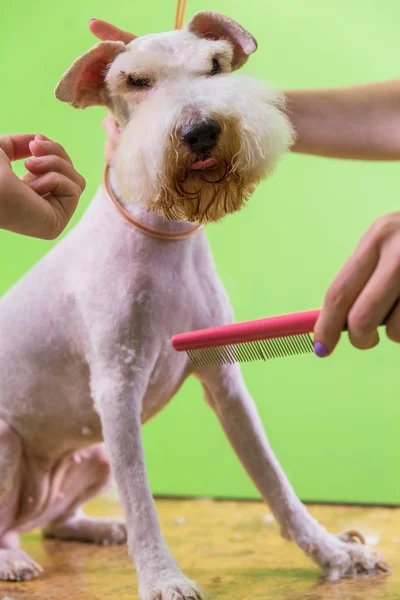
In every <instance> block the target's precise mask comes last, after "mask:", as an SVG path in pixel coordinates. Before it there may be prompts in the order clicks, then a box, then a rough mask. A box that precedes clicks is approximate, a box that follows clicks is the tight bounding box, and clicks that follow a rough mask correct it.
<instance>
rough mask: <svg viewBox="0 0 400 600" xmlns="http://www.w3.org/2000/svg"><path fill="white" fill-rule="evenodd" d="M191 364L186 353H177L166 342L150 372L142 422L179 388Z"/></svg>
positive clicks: (162, 406) (150, 416) (163, 404)
mask: <svg viewBox="0 0 400 600" xmlns="http://www.w3.org/2000/svg"><path fill="white" fill-rule="evenodd" d="M190 372H191V366H190V364H189V361H188V359H187V357H186V355H185V354H177V353H176V352H174V351H173V350H171V349H170V348H169V344H167V343H166V344H164V345H163V347H162V349H161V351H160V354H159V356H158V358H157V361H156V364H155V365H154V368H153V369H152V371H151V373H150V374H149V380H148V386H147V391H146V393H145V396H144V399H143V406H142V422H143V423H146V421H148V420H149V419H151V418H152V417H154V416H155V415H156V414H157V413H158V412H159V411H160V410H162V409H163V408H164V406H165V405H166V404H167V403H168V402H169V400H171V398H172V397H173V396H174V395H175V393H176V392H177V391H178V390H179V388H180V387H181V385H182V384H183V382H184V381H185V379H186V378H187V376H188V375H189V374H190Z"/></svg>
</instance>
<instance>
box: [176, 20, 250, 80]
mask: <svg viewBox="0 0 400 600" xmlns="http://www.w3.org/2000/svg"><path fill="white" fill-rule="evenodd" d="M185 29H187V30H188V31H191V32H192V33H195V34H196V35H198V36H199V37H204V38H207V39H209V40H227V41H228V42H230V43H231V44H232V46H233V59H232V70H235V69H239V68H240V67H241V66H243V65H244V63H245V62H246V60H247V58H248V57H249V55H250V54H253V52H255V51H256V50H257V42H256V40H255V39H254V38H253V36H252V35H251V33H249V32H248V31H246V29H244V28H243V27H242V26H241V25H239V23H236V21H233V20H232V19H230V18H229V17H225V16H224V15H221V14H220V13H217V12H212V11H209V10H202V11H200V12H198V13H196V14H195V15H194V16H193V17H192V18H191V19H190V21H189V22H188V24H187V25H186V27H185Z"/></svg>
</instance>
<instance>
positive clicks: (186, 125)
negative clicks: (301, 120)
mask: <svg viewBox="0 0 400 600" xmlns="http://www.w3.org/2000/svg"><path fill="white" fill-rule="evenodd" d="M256 49H257V44H256V41H255V40H254V38H253V37H252V35H251V34H250V33H249V32H247V31H246V30H245V29H243V27H241V26H240V25H239V24H238V23H236V22H235V21H232V20H231V19H229V18H227V17H224V16H222V15H220V14H218V13H213V12H208V11H202V12H200V13H197V14H196V15H195V16H194V17H193V18H192V19H191V20H190V22H189V23H188V25H187V26H186V29H185V30H184V31H172V32H168V33H162V34H154V35H146V36H143V37H139V38H136V39H134V40H133V41H132V42H131V43H130V44H128V45H127V46H125V45H124V44H123V43H122V42H112V41H109V42H101V43H99V44H97V45H96V46H94V47H93V48H92V49H91V50H89V51H88V52H87V53H86V54H84V55H83V56H81V57H80V58H78V59H77V60H76V61H75V62H74V63H73V65H72V66H71V68H70V69H69V70H68V71H67V72H66V73H65V74H64V76H63V77H62V79H61V81H60V82H59V84H58V86H57V88H56V96H57V98H58V99H59V100H62V101H64V102H68V103H70V104H72V106H74V107H75V108H86V107H87V106H93V105H103V106H106V107H108V108H109V109H110V110H111V111H112V112H113V113H114V115H115V116H116V118H117V120H118V122H119V124H120V127H121V138H120V142H119V145H118V148H117V150H116V154H115V173H116V177H117V181H118V183H119V185H120V188H121V191H122V194H123V196H124V199H125V200H126V201H127V202H129V201H131V202H140V203H142V204H145V205H146V206H148V207H150V208H151V209H152V210H155V211H159V212H162V213H163V214H164V215H165V216H166V217H167V218H169V219H182V220H187V221H201V222H206V221H217V220H218V219H220V218H221V217H223V216H224V215H225V214H227V213H231V212H234V211H236V210H239V209H240V208H241V207H242V206H243V204H244V203H245V201H246V200H247V198H248V197H249V196H250V195H251V193H252V192H253V190H254V188H255V185H256V184H257V183H258V182H259V181H260V179H262V178H263V177H264V176H265V175H266V174H268V172H270V171H271V169H272V168H273V167H274V165H275V163H276V160H277V158H278V157H279V156H280V154H281V153H282V152H284V151H285V150H286V149H287V148H288V147H289V145H290V143H291V141H292V129H291V126H290V123H289V121H288V119H287V118H286V116H285V114H284V111H283V108H284V106H283V97H282V95H281V94H280V93H279V92H276V91H274V90H272V89H270V88H269V87H268V86H266V85H265V84H264V83H262V82H261V81H258V80H256V79H254V78H252V77H249V76H245V75H237V74H233V71H236V70H237V69H238V68H239V67H241V66H242V65H243V64H244V63H245V62H246V60H247V58H248V56H249V55H250V54H252V53H253V52H255V50H256Z"/></svg>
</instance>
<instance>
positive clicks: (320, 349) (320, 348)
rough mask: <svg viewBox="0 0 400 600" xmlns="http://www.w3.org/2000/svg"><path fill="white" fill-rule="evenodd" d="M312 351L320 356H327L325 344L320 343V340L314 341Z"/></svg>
mask: <svg viewBox="0 0 400 600" xmlns="http://www.w3.org/2000/svg"><path fill="white" fill-rule="evenodd" d="M314 353H315V354H316V356H319V357H320V358H325V356H328V354H329V351H328V348H327V347H326V346H325V344H322V343H321V342H315V344H314Z"/></svg>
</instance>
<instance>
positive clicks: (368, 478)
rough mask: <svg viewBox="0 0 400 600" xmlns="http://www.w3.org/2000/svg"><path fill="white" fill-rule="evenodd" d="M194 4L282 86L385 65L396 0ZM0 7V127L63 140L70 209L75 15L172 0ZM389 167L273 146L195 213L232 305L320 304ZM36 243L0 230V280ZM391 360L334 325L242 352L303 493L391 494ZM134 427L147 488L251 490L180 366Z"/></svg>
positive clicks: (87, 128)
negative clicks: (212, 206) (234, 34)
mask: <svg viewBox="0 0 400 600" xmlns="http://www.w3.org/2000/svg"><path fill="white" fill-rule="evenodd" d="M204 8H210V9H214V10H218V11H221V12H224V13H226V14H228V15H230V16H231V17H233V18H235V19H237V20H239V21H240V22H241V23H242V24H243V25H245V26H246V27H247V28H248V29H249V30H250V31H252V33H253V34H254V35H255V37H256V38H257V39H258V42H259V51H258V52H257V53H256V55H254V57H252V58H251V60H250V61H249V63H248V66H247V67H246V70H247V71H249V72H251V73H253V74H255V75H257V76H260V77H263V78H265V79H267V80H269V81H271V82H272V83H274V84H275V85H277V86H278V87H281V88H283V89H285V88H295V87H299V88H300V87H301V88H306V87H319V86H321V87H322V86H335V85H345V84H354V83H362V82H367V81H376V80H384V79H389V78H395V77H398V76H399V72H400V31H399V26H398V23H399V22H400V2H398V0H380V2H376V1H375V0H369V1H368V0H351V2H349V0H334V1H332V2H328V3H326V2H321V1H320V0H303V1H299V0H280V1H279V2H272V1H270V2H266V1H265V0H246V1H245V2H243V1H240V2H239V1H238V0H209V1H208V3H207V4H204V2H201V1H200V0H189V2H188V10H187V16H189V15H191V14H192V13H194V12H195V11H197V10H200V9H204ZM0 11H1V12H0V56H1V59H0V81H1V94H0V132H2V133H10V132H31V131H35V132H36V131H37V132H40V133H44V134H46V135H48V136H50V137H54V138H55V139H57V140H59V141H61V142H62V143H63V144H64V145H65V147H66V148H67V150H68V151H69V152H70V154H71V155H72V157H73V158H74V161H75V164H76V166H77V168H78V169H79V170H80V171H81V172H82V173H83V174H84V175H85V177H86V179H87V182H88V185H87V190H86V192H85V194H84V197H83V200H82V202H81V204H80V209H79V210H78V213H77V215H76V218H75V220H74V222H76V220H77V219H78V218H79V216H80V214H82V211H83V210H84V208H85V207H86V206H87V203H88V202H89V200H90V198H91V197H92V196H93V194H94V192H95V189H96V187H97V185H98V184H99V181H100V175H101V169H102V157H103V141H104V135H103V132H102V129H101V120H102V117H103V115H104V111H103V110H102V109H100V108H99V109H97V108H96V109H90V110H87V111H82V112H79V111H73V110H72V109H71V108H69V107H67V106H66V105H63V104H61V103H58V102H57V101H56V100H55V99H54V97H53V88H54V86H55V84H56V82H57V81H58V79H59V77H60V76H61V74H62V72H63V71H64V69H66V68H67V67H68V66H69V65H70V63H71V62H72V60H74V59H75V58H76V57H77V56H78V55H79V54H81V53H83V52H84V51H86V49H88V48H89V47H90V46H91V45H92V43H93V42H94V39H92V37H91V35H90V34H89V33H88V31H87V26H86V23H87V21H88V20H89V18H91V17H93V16H96V17H99V18H103V19H107V20H111V21H113V22H115V23H116V24H118V25H119V26H121V27H124V28H126V29H131V30H134V31H135V32H136V33H138V34H143V33H146V32H149V31H163V30H165V29H170V28H172V25H173V19H174V12H175V1H174V0H168V1H166V0H153V1H152V2H147V3H137V8H135V3H133V2H132V0H115V1H113V2H111V1H110V0H85V2H82V0H68V2H60V3H55V2H54V0H36V1H35V2H31V1H30V0H29V1H28V0H18V2H7V3H5V2H2V7H1V9H0ZM17 171H18V173H21V172H22V170H21V169H20V167H17ZM399 175H400V168H399V165H398V164H396V163H393V164H371V163H357V162H347V161H334V160H326V159H318V158H314V157H301V156H295V155H291V156H287V157H286V158H285V159H284V160H283V162H282V163H281V165H280V167H279V169H278V170H277V172H276V173H275V174H274V176H273V177H271V178H270V179H269V180H268V181H266V182H265V183H264V184H262V185H261V186H260V187H259V189H258V191H257V193H256V194H255V196H254V198H253V200H252V201H251V202H250V205H249V206H248V208H246V209H245V210H244V211H243V212H241V213H240V214H239V215H235V216H232V217H229V218H227V219H226V220H224V221H223V223H222V224H220V225H215V226H210V227H208V236H209V239H210V242H211V244H212V248H213V251H214V256H215V259H216V262H217V265H218V268H219V272H220V275H221V277H222V279H223V281H224V283H225V285H226V287H227V289H228V292H229V294H230V297H231V300H232V302H233V305H234V308H235V311H236V316H237V318H238V319H239V320H243V319H252V318H259V317H265V316H268V315H274V314H280V313H285V312H290V311H295V310H306V309H311V308H315V307H317V306H319V305H320V303H321V300H322V298H323V295H324V292H325V290H326V288H327V286H328V284H329V283H330V281H331V280H332V278H333V276H334V275H335V273H336V272H337V271H338V269H339V268H340V267H341V265H342V263H343V262H344V260H345V259H346V257H347V256H348V255H349V253H350V252H351V250H352V249H353V247H354V246H355V244H356V243H357V241H358V239H359V237H360V235H361V234H362V233H363V231H364V230H365V229H366V228H367V227H368V226H369V225H370V224H371V223H372V221H373V220H374V219H375V218H376V217H378V216H379V215H381V214H384V213H386V212H388V211H392V210H396V209H397V208H398V205H399V203H398V195H399ZM88 243H90V240H88ZM50 247H51V244H49V243H48V242H40V241H35V240H30V239H24V238H22V237H18V236H14V235H10V234H8V233H1V234H0V256H1V269H0V292H1V293H3V292H4V291H5V290H6V289H7V288H8V287H9V286H10V285H11V284H12V283H13V282H14V281H16V280H17V279H18V278H19V277H21V276H22V275H23V274H24V273H25V272H26V271H27V269H28V268H29V267H30V266H31V265H33V264H34V263H35V261H36V260H38V259H39V258H40V257H41V256H42V255H43V253H45V252H46V251H47V250H48V249H49V248H50ZM49 285H51V282H49ZM27 302H29V298H27ZM382 337H384V335H383V336H382ZM398 359H399V356H398V347H396V346H394V345H393V344H390V343H389V342H387V341H386V340H385V339H383V340H382V344H381V345H380V347H378V348H377V349H375V350H373V351H371V352H368V353H362V352H358V351H355V350H353V349H352V348H351V347H350V345H349V344H348V342H347V340H343V342H342V343H341V345H340V349H339V350H338V351H337V352H336V353H335V355H334V356H333V357H331V358H330V359H328V360H325V361H320V360H317V359H314V358H313V357H310V356H308V357H299V358H297V357H295V358H292V359H287V360H281V361H280V360H277V361H271V362H269V363H267V364H266V365H262V364H254V365H250V366H246V368H245V369H244V373H245V377H246V381H247V384H248V386H249V388H250V391H251V393H252V394H253V396H254V398H255V401H256V403H257V406H258V408H259V411H260V413H261V416H262V420H263V422H264V425H265V427H266V430H267V432H268V435H269V438H270V441H271V443H272V445H273V447H274V449H275V452H276V454H277V455H278V457H279V459H280V461H281V463H282V465H283V467H284V469H285V470H286V472H287V474H288V476H289V478H290V480H291V481H292V483H293V485H294V487H295V489H296V491H297V493H298V494H299V495H300V497H301V498H302V499H303V500H314V501H334V502H336V501H347V502H362V503H400V476H399V459H400V441H399V424H400V408H399V406H400V404H399V363H398ZM144 437H145V446H146V457H147V462H148V467H149V473H150V478H151V483H152V488H153V491H154V492H155V493H157V494H168V495H196V496H197V495H199V496H218V497H243V498H253V497H258V495H257V492H256V491H255V489H254V487H253V485H252V483H251V482H250V481H249V480H248V478H247V476H246V475H245V474H244V472H243V471H242V468H241V466H240V465H239V462H238V461H237V459H236V457H235V456H234V454H233V452H232V451H231V449H230V447H229V445H228V443H227V441H226V440H225V438H224V436H223V434H222V432H221V430H220V428H219V425H218V423H217V421H216V419H215V417H214V415H213V414H212V413H211V411H210V410H209V409H208V408H207V407H206V406H205V404H204V403H203V400H202V394H201V390H200V387H199V385H198V384H197V383H196V382H195V381H189V382H188V383H187V384H186V385H185V387H184V389H183V390H182V391H181V392H180V394H179V395H178V397H177V398H175V400H174V402H172V403H171V404H170V405H169V407H168V408H167V409H166V410H165V411H164V412H163V413H162V414H161V415H160V416H159V417H157V419H155V420H154V421H153V422H151V423H150V424H149V425H147V426H146V428H145V433H144Z"/></svg>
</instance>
